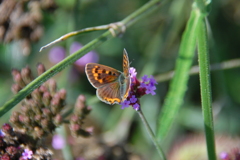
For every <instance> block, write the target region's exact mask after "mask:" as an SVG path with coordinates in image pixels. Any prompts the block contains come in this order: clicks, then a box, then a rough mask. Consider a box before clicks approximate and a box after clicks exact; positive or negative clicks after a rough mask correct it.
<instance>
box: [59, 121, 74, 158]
mask: <svg viewBox="0 0 240 160" xmlns="http://www.w3.org/2000/svg"><path fill="white" fill-rule="evenodd" d="M56 132H57V133H58V134H59V135H60V136H62V137H63V138H64V140H65V142H66V144H65V145H64V147H63V148H62V153H63V157H64V159H67V160H74V158H73V155H72V151H71V147H70V146H69V144H68V143H67V138H68V137H67V132H66V129H65V126H64V125H62V126H60V127H59V128H57V129H56Z"/></svg>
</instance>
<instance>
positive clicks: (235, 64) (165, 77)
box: [154, 58, 240, 82]
mask: <svg viewBox="0 0 240 160" xmlns="http://www.w3.org/2000/svg"><path fill="white" fill-rule="evenodd" d="M239 67H240V59H239V58H237V59H231V60H227V61H223V62H221V63H215V64H211V65H210V71H211V72H213V71H220V70H227V69H233V68H239ZM196 74H199V66H198V65H196V66H193V67H192V68H191V69H190V71H189V75H190V76H193V75H196ZM173 76H174V71H169V72H166V73H162V74H159V75H157V76H155V77H154V78H155V79H156V81H157V82H165V81H169V80H171V79H172V78H173Z"/></svg>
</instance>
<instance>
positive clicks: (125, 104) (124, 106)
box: [120, 100, 130, 109]
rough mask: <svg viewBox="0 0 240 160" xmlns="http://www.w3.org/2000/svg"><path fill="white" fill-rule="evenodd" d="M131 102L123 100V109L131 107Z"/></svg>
mask: <svg viewBox="0 0 240 160" xmlns="http://www.w3.org/2000/svg"><path fill="white" fill-rule="evenodd" d="M129 104H130V101H128V100H125V101H123V102H121V103H120V105H122V107H121V109H124V108H127V107H129Z"/></svg>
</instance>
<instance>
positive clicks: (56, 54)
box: [48, 46, 66, 64]
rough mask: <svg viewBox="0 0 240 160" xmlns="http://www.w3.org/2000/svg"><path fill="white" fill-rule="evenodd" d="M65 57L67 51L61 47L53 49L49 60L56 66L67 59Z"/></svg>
mask: <svg viewBox="0 0 240 160" xmlns="http://www.w3.org/2000/svg"><path fill="white" fill-rule="evenodd" d="M65 56H66V51H65V49H64V48H63V47H61V46H56V47H53V48H52V49H51V50H50V52H49V54H48V58H49V60H50V62H52V63H54V64H56V63H58V62H60V61H61V60H63V59H64V58H65Z"/></svg>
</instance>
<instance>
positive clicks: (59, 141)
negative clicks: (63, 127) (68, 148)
mask: <svg viewBox="0 0 240 160" xmlns="http://www.w3.org/2000/svg"><path fill="white" fill-rule="evenodd" d="M65 143H66V142H65V139H64V138H63V137H62V136H60V135H54V136H53V139H52V146H53V148H54V149H57V150H58V149H62V148H63V147H64V146H65Z"/></svg>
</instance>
